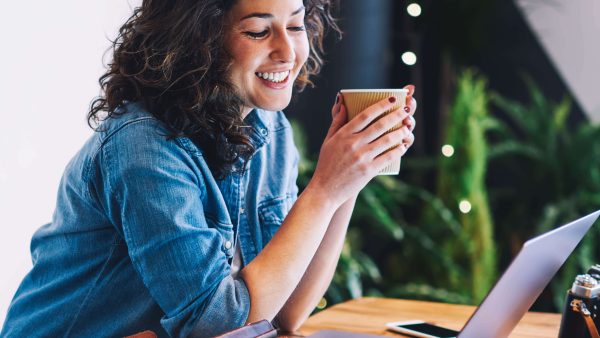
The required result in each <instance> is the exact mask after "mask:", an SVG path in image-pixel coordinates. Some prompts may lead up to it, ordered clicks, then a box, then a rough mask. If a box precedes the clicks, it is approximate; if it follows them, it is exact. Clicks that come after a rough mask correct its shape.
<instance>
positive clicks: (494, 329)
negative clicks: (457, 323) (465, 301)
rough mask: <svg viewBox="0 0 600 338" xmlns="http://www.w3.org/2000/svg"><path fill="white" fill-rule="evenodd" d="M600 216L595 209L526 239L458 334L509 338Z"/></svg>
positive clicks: (461, 335) (462, 335) (469, 337)
mask: <svg viewBox="0 0 600 338" xmlns="http://www.w3.org/2000/svg"><path fill="white" fill-rule="evenodd" d="M599 215H600V211H596V212H594V213H592V214H589V215H587V216H584V217H582V218H580V219H578V220H575V221H573V222H571V223H569V224H566V225H563V226H561V227H560V228H557V229H554V230H552V231H549V232H547V233H545V234H542V235H540V236H538V237H535V238H533V239H530V240H529V241H527V242H526V243H525V244H524V245H523V248H522V249H521V251H520V252H519V254H518V255H517V257H516V258H515V259H514V260H513V262H512V263H511V264H510V266H509V267H508V269H507V270H506V271H505V272H504V274H503V275H502V277H501V278H500V280H499V281H498V282H497V283H496V285H495V286H494V287H493V288H492V291H490V293H488V295H487V297H486V298H485V299H484V300H483V302H482V303H481V305H480V306H479V308H477V310H476V311H475V313H474V314H473V315H472V316H471V318H470V319H469V321H468V322H467V324H466V325H465V327H464V328H463V329H462V330H461V333H460V334H459V336H458V337H460V338H481V337H507V336H508V335H509V334H510V332H511V331H512V330H513V329H514V328H515V326H516V325H517V323H518V322H519V320H521V318H522V317H523V315H525V313H526V312H527V311H528V310H529V308H530V307H531V305H532V304H533V303H534V302H535V300H536V299H537V298H538V296H539V295H540V294H541V293H542V291H543V290H544V288H545V287H546V285H548V283H549V282H550V280H551V279H552V277H553V276H554V275H555V274H556V272H557V271H558V269H559V268H560V267H561V266H562V265H563V263H564V262H565V261H566V260H567V258H568V257H569V255H570V254H571V252H573V250H574V249H575V247H576V246H577V244H578V243H579V242H580V241H581V239H582V238H583V236H584V235H585V233H586V232H587V231H588V229H589V228H590V227H591V226H592V224H594V222H595V221H596V219H597V218H598V216H599Z"/></svg>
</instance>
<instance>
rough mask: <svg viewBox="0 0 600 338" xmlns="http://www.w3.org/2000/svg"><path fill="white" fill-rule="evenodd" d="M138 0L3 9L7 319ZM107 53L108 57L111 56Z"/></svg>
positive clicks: (0, 227)
mask: <svg viewBox="0 0 600 338" xmlns="http://www.w3.org/2000/svg"><path fill="white" fill-rule="evenodd" d="M137 3H140V1H138V0H129V2H128V0H84V1H82V0H63V1H45V0H33V1H10V2H9V1H7V2H5V3H3V4H2V6H1V7H2V9H1V10H0V44H1V45H0V46H1V47H0V65H1V68H0V326H1V323H3V322H4V318H5V316H6V311H7V309H8V305H9V303H10V300H11V299H12V297H13V295H14V293H15V291H16V289H17V287H18V285H19V283H20V281H21V279H22V278H23V276H24V275H25V274H26V273H27V272H28V271H29V269H30V268H31V257H30V253H29V243H30V239H31V236H32V234H33V233H34V231H35V230H36V229H37V228H38V227H40V226H41V225H43V224H44V223H47V222H48V221H50V219H51V216H52V211H53V210H54V203H55V195H56V190H57V187H58V183H59V180H60V177H61V175H62V171H63V169H64V167H65V165H66V164H67V162H68V161H69V159H70V158H71V157H72V156H73V155H74V154H75V152H76V151H77V150H78V149H79V148H80V147H81V145H82V144H83V142H84V141H85V139H86V138H87V137H89V135H90V134H91V129H90V128H89V127H88V126H87V123H86V119H85V116H86V112H87V108H88V106H89V103H90V101H91V100H92V99H93V97H94V96H96V95H98V93H99V86H98V84H97V81H98V77H99V76H100V75H101V74H102V73H103V70H104V68H103V63H102V56H103V54H104V52H105V50H106V49H107V48H108V47H109V46H110V44H109V41H108V38H114V37H115V36H116V32H117V30H118V27H119V26H120V25H121V24H122V22H124V21H125V19H126V18H127V17H128V16H129V15H130V13H131V8H132V6H133V5H135V4H137ZM107 57H108V56H107Z"/></svg>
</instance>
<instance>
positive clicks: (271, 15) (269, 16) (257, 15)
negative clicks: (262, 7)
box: [240, 6, 304, 21]
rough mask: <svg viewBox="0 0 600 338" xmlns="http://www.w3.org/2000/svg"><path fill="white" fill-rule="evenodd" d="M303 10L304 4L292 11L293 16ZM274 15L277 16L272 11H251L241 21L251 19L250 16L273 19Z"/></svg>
mask: <svg viewBox="0 0 600 338" xmlns="http://www.w3.org/2000/svg"><path fill="white" fill-rule="evenodd" d="M303 10H304V6H302V7H300V8H298V9H297V10H295V11H293V12H292V16H294V15H298V14H300V12H302V11H303ZM274 17H275V16H274V15H273V14H271V13H251V14H248V15H246V16H244V17H243V18H241V19H240V21H242V20H246V19H250V18H260V19H271V18H274Z"/></svg>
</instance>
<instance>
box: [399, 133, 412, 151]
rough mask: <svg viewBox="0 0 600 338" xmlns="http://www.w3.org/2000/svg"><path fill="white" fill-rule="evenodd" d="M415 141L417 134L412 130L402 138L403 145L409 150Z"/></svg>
mask: <svg viewBox="0 0 600 338" xmlns="http://www.w3.org/2000/svg"><path fill="white" fill-rule="evenodd" d="M414 142H415V135H414V134H413V133H411V132H409V134H408V135H406V136H405V137H403V138H402V145H403V146H404V148H406V149H407V150H408V148H410V147H411V146H412V145H413V143H414Z"/></svg>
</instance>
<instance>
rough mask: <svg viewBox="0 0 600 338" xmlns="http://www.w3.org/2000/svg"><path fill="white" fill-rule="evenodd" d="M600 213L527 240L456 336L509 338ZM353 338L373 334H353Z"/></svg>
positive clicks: (322, 335)
mask: <svg viewBox="0 0 600 338" xmlns="http://www.w3.org/2000/svg"><path fill="white" fill-rule="evenodd" d="M598 216H600V210H598V211H596V212H594V213H591V214H589V215H587V216H584V217H582V218H580V219H577V220H575V221H573V222H571V223H568V224H565V225H563V226H561V227H559V228H556V229H554V230H551V231H549V232H546V233H544V234H542V235H539V236H537V237H535V238H532V239H530V240H528V241H527V242H525V244H523V248H521V251H519V254H518V255H517V257H515V259H514V260H513V261H512V263H511V264H510V266H509V267H508V269H506V271H504V274H503V275H502V277H501V278H500V279H499V280H498V282H497V283H496V285H494V287H493V288H492V290H491V291H490V292H489V293H488V294H487V296H486V298H485V299H484V300H483V302H481V304H480V305H479V307H478V308H477V310H475V312H474V313H473V315H472V316H471V318H469V320H468V321H467V323H466V324H465V326H464V327H463V328H462V330H461V331H460V332H459V333H458V336H457V337H458V338H497V337H508V335H509V334H510V332H511V331H512V330H513V329H514V328H515V326H517V324H518V323H519V321H520V320H521V318H522V317H523V316H524V315H525V313H526V312H527V311H528V310H529V308H530V307H531V305H533V303H534V302H535V300H536V299H537V298H538V297H539V295H540V294H541V293H542V291H543V290H544V288H545V287H546V285H548V283H549V282H550V280H551V279H552V277H553V276H554V275H555V274H556V272H557V271H558V269H559V268H560V267H561V266H562V265H563V263H564V262H565V261H566V260H567V258H568V257H569V255H570V254H571V252H573V250H574V249H575V247H576V246H577V244H579V242H580V241H581V239H582V238H583V236H584V235H585V234H586V232H587V231H588V230H589V229H590V227H591V226H592V225H593V224H594V222H595V221H596V219H598ZM344 335H346V336H348V333H345V332H339V331H321V332H318V333H317V334H315V335H312V336H310V337H315V338H334V337H335V338H337V337H344ZM423 336H426V335H423ZM353 337H356V338H360V337H365V338H367V337H374V336H372V335H361V334H354V336H353Z"/></svg>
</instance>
